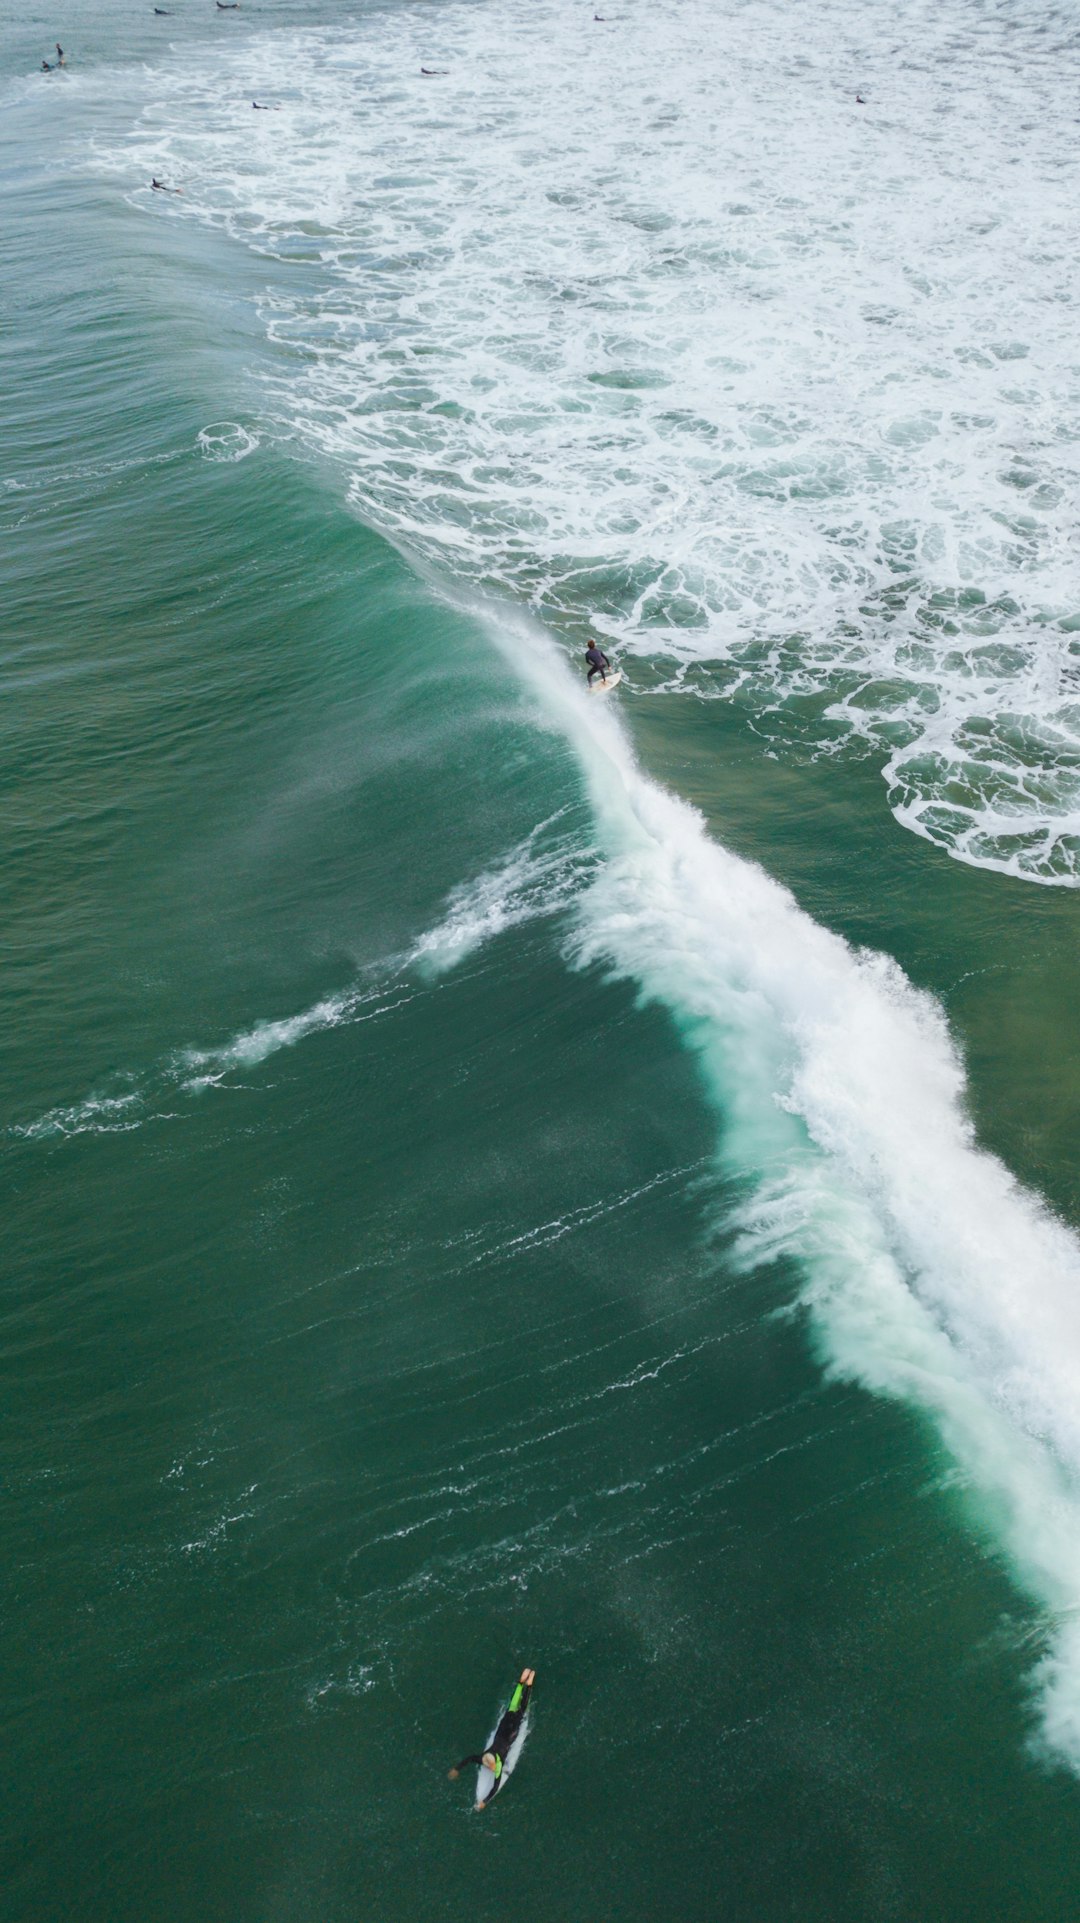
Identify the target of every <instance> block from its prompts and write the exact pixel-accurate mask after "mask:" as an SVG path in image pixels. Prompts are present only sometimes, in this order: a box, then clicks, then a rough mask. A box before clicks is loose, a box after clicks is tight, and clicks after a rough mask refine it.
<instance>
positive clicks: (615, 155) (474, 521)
mask: <svg viewBox="0 0 1080 1923" xmlns="http://www.w3.org/2000/svg"><path fill="white" fill-rule="evenodd" d="M613 31H614V29H613V28H607V27H603V26H601V27H599V28H598V27H597V26H596V25H595V24H594V23H593V22H592V21H591V19H589V17H588V14H587V9H586V10H585V11H584V12H583V14H582V16H581V18H580V20H579V19H577V18H575V19H574V20H572V21H571V20H569V19H568V18H567V16H566V14H565V9H564V8H562V7H561V6H559V5H556V4H555V3H554V0H534V3H533V4H532V5H531V6H530V7H529V8H528V9H525V10H522V9H521V8H513V9H510V8H509V7H507V6H505V5H504V4H503V0H491V4H490V5H488V6H485V7H484V8H482V9H481V8H474V7H472V6H470V5H464V4H460V3H458V0H449V3H448V4H447V5H445V6H443V7H441V8H440V10H439V14H438V18H437V21H435V20H434V19H433V21H432V24H431V28H430V32H431V35H432V36H433V40H434V42H435V43H436V44H433V47H432V49H431V58H432V59H433V60H434V61H435V63H436V64H437V65H439V66H440V67H442V66H445V67H447V68H448V69H449V72H448V73H447V76H446V77H445V79H444V80H442V81H441V82H440V87H439V89H438V90H433V89H431V88H430V86H429V83H427V82H426V81H424V80H423V79H421V78H419V77H418V76H417V75H416V61H415V54H416V22H415V20H414V19H413V18H412V16H411V15H409V14H408V13H407V12H406V13H404V14H400V15H388V16H380V18H379V22H378V27H377V29H375V28H374V26H373V24H372V25H371V26H365V25H364V24H363V23H359V24H358V25H356V26H355V27H354V28H353V30H352V31H351V32H350V33H349V34H347V35H342V34H341V33H338V32H335V33H334V34H333V35H331V34H330V33H329V31H325V30H321V29H310V30H303V31H300V32H287V33H263V34H256V35H254V36H253V37H252V38H251V39H249V40H246V41H245V45H244V47H243V48H242V49H240V48H232V49H223V48H221V47H218V46H216V45H215V46H214V47H213V49H212V51H211V50H209V49H208V51H207V57H206V60H205V62H201V61H200V58H199V56H198V54H192V53H191V52H190V51H189V52H188V53H187V54H186V55H185V57H184V62H183V64H179V65H178V66H177V67H176V69H175V70H173V71H170V72H169V74H168V77H167V84H163V85H162V86H161V87H160V88H155V86H154V84H153V77H152V76H150V78H149V79H148V85H147V93H148V104H147V106H146V109H145V112H144V115H143V118H142V120H141V122H140V123H139V125H138V127H137V128H136V130H135V131H134V132H133V134H132V136H131V138H130V139H129V140H128V141H127V142H125V143H122V144H121V145H119V146H117V147H114V149H113V150H112V151H111V153H108V154H105V153H104V152H103V153H102V154H101V158H102V160H103V161H104V162H105V164H106V165H108V166H111V167H113V168H114V169H115V170H116V172H117V174H118V176H119V177H121V178H122V179H123V180H124V181H125V182H127V183H131V189H130V191H131V197H132V200H133V203H134V204H137V205H139V206H141V207H143V206H145V203H146V202H147V200H148V198H149V199H151V200H152V199H153V198H155V197H153V196H148V195H147V190H146V188H145V182H146V179H147V178H148V177H149V174H150V173H151V172H154V171H156V172H160V171H161V170H162V169H163V168H165V169H169V170H170V172H171V175H173V176H175V177H176V178H182V179H183V182H184V188H185V198H184V199H183V200H176V201H173V202H170V206H169V208H168V209H165V210H163V209H161V208H155V209H154V213H155V217H158V216H160V215H161V214H162V213H163V212H168V213H169V214H170V216H173V215H175V216H176V217H177V218H180V219H190V218H196V219H200V220H203V221H208V222H210V223H212V224H213V225H216V226H218V227H220V228H222V229H224V230H226V231H228V232H229V233H230V234H232V235H233V236H235V237H237V238H238V239H239V240H241V241H242V242H243V244H244V245H246V246H248V247H249V248H251V249H253V250H254V251H256V252H257V253H258V254H259V255H260V257H261V258H262V259H264V260H266V261H267V262H268V263H271V264H273V263H282V264H283V265H284V266H286V267H287V268H289V269H290V270H291V269H292V268H294V267H295V266H297V265H299V266H302V267H304V268H307V267H315V268H316V269H317V270H318V271H317V273H316V274H314V275H313V274H311V273H308V272H304V273H303V275H302V276H297V275H295V274H294V273H293V272H291V271H289V272H281V273H277V274H276V276H275V275H274V274H273V271H271V275H270V284H269V287H268V291H267V294H266V296H265V299H264V301H263V317H264V320H265V324H266V326H267V330H268V333H269V335H270V338H271V340H272V341H273V342H274V344H275V347H276V349H277V351H278V362H277V367H278V369H279V370H280V372H279V371H275V372H273V373H271V374H270V375H269V376H268V389H269V393H270V397H271V398H270V411H271V412H277V411H280V412H281V414H282V415H283V417H284V419H285V420H286V422H287V428H288V432H289V433H290V434H299V435H300V436H302V437H304V438H306V439H307V441H308V442H309V443H310V444H311V445H313V446H314V447H316V448H317V449H318V450H319V451H320V452H321V453H322V454H327V453H329V454H330V455H332V456H333V457H335V458H337V459H344V460H345V461H347V462H348V464H349V466H350V470H351V474H352V494H353V498H354V500H355V502H356V504H357V505H358V507H359V508H360V509H361V511H362V513H363V514H364V516H365V518H366V519H368V520H370V521H371V522H372V523H373V524H374V525H377V526H379V527H381V528H382V529H384V530H385V531H387V532H388V533H389V534H390V535H391V537H392V538H394V539H397V540H399V541H400V542H401V543H403V544H405V545H407V546H408V547H410V548H411V549H412V550H413V551H416V552H422V553H424V554H426V555H428V556H429V557H430V558H432V559H433V560H435V561H436V562H439V561H441V562H442V563H444V564H449V565H450V566H451V567H452V569H453V570H454V571H455V572H456V573H458V574H461V573H466V574H468V575H469V576H470V577H471V578H472V579H473V580H475V581H478V582H483V583H484V584H485V586H492V585H494V586H496V587H497V588H499V589H501V590H503V591H505V592H506V593H507V594H508V595H510V596H511V597H513V598H515V599H517V600H518V601H519V602H521V601H525V602H526V603H528V604H529V605H531V606H532V607H534V608H535V609H536V610H537V611H538V612H539V613H540V614H541V615H542V616H543V618H544V619H545V621H546V622H547V624H548V625H549V626H550V627H552V628H560V627H561V628H562V629H563V630H564V632H568V633H570V634H573V635H575V636H576V635H577V634H579V633H580V631H581V629H582V627H583V626H584V624H585V623H590V624H591V625H593V626H595V627H596V628H598V629H599V631H600V632H601V633H603V634H605V635H607V636H608V637H609V638H610V639H612V640H614V641H616V642H618V643H619V644H620V645H621V646H622V647H623V648H624V650H626V651H627V652H630V653H634V654H637V655H639V656H642V657H647V658H648V659H649V660H650V662H653V661H655V662H657V665H658V669H659V674H658V681H659V683H660V684H661V685H662V684H663V683H664V682H665V681H666V682H667V684H668V685H670V682H671V676H670V672H669V670H670V667H671V664H672V663H675V664H681V665H682V666H683V667H684V668H687V669H690V670H692V672H690V673H689V674H688V675H687V676H686V677H685V678H684V682H683V685H684V686H686V687H688V688H691V689H693V690H694V691H696V692H697V693H699V694H702V695H705V694H711V695H714V696H716V697H722V698H725V699H729V700H735V701H738V702H739V703H741V704H744V705H745V706H747V707H748V708H750V709H752V710H753V711H754V712H758V713H759V712H760V711H761V710H762V709H768V710H769V711H770V713H771V722H770V726H771V727H772V730H773V733H774V737H775V739H776V741H777V743H778V744H783V743H784V742H787V743H788V744H791V743H792V742H794V741H798V742H800V743H801V744H802V745H803V746H804V747H806V748H808V749H809V751H810V752H812V753H815V754H819V755H826V754H829V753H831V752H833V751H834V750H835V749H836V748H837V747H844V746H848V747H851V746H852V745H854V746H855V747H857V748H859V749H860V750H861V751H862V752H864V753H867V754H871V755H873V756H874V757H875V758H877V759H878V761H879V764H880V765H881V766H882V768H883V773H884V777H885V782H886V787H887V795H888V802H889V805H890V807H891V808H892V809H893V811H894V814H895V815H896V818H897V820H898V821H900V822H901V823H902V824H903V825H904V826H905V827H907V828H909V829H911V830H913V831H914V832H916V833H918V834H919V835H921V836H923V837H924V838H926V839H929V840H930V841H932V842H934V843H935V844H936V845H938V846H941V847H943V848H945V849H947V850H948V852H950V853H951V854H952V855H954V856H955V857H957V858H958V859H961V860H963V861H966V862H969V863H972V864H974V865H976V866H981V867H986V868H989V869H992V870H995V871H999V872H1002V873H1005V874H1009V875H1012V876H1015V877H1018V878H1021V879H1026V880H1033V881H1038V882H1041V883H1045V884H1052V885H1069V886H1072V885H1076V884H1077V882H1078V881H1080V640H1078V638H1077V634H1076V633H1075V630H1076V629H1077V628H1078V627H1080V615H1078V613H1077V605H1076V545H1075V530H1074V528H1073V517H1072V512H1071V502H1072V500H1073V499H1074V498H1075V493H1076V482H1077V478H1078V469H1080V456H1078V453H1077V448H1078V446H1080V437H1078V432H1077V425H1076V386H1075V371H1074V370H1075V351H1074V333H1075V327H1074V322H1073V319H1072V316H1073V314H1074V312H1075V307H1076V303H1077V299H1078V298H1080V289H1078V286H1077V280H1076V268H1075V250H1074V248H1073V246H1072V229H1073V224H1074V222H1073V210H1074V208H1075V204H1076V200H1077V195H1078V192H1080V154H1078V151H1077V148H1076V143H1075V141H1074V139H1073V132H1074V115H1075V105H1074V103H1075V99H1076V93H1077V87H1078V84H1080V57H1078V56H1080V46H1078V44H1077V43H1076V42H1075V38H1074V39H1068V38H1066V37H1062V36H1055V35H1054V34H1053V32H1052V31H1050V30H1048V29H1047V27H1046V25H1045V22H1043V21H1042V19H1041V17H1040V16H1038V15H1037V14H1033V13H1032V11H1031V9H1030V8H1028V7H1026V6H1025V5H1024V4H1023V0H1002V4H1001V5H1000V6H997V7H995V8H994V9H992V10H984V11H983V12H981V13H973V12H972V10H971V9H970V8H969V7H966V6H959V5H957V4H954V0H945V4H943V5H942V6H940V7H938V8H937V9H936V10H935V11H934V13H933V14H932V15H930V14H928V13H927V12H926V9H925V7H923V6H922V5H921V4H916V0H899V13H898V12H897V9H895V8H894V9H892V10H890V12H889V14H888V16H887V17H886V16H884V15H883V16H882V17H881V19H880V21H878V20H873V19H871V18H870V17H869V16H868V15H867V13H866V10H865V8H862V7H859V6H857V5H855V4H854V3H853V0H824V4H823V5H822V6H821V7H820V8H818V9H816V10H815V12H814V13H813V15H807V16H806V18H805V19H804V20H803V21H802V25H801V32H800V47H799V50H798V52H797V53H794V52H793V49H792V45H791V34H790V12H789V10H788V9H787V8H785V7H784V6H783V5H781V4H778V3H776V0H764V4H760V5H759V4H754V5H745V4H740V5H736V6H735V7H734V8H732V9H731V10H730V11H729V13H728V14H727V15H726V16H725V27H724V33H723V35H722V36H720V35H717V33H716V31H715V19H714V16H713V10H712V8H711V7H710V6H709V4H708V0H682V4H680V6H679V7H678V8H677V9H676V8H669V7H666V6H658V5H656V4H654V3H653V0H624V4H623V5H622V7H621V8H620V17H619V22H618V59H617V60H612V57H611V54H612V34H613ZM897 40H901V41H904V42H905V43H906V44H907V45H908V46H909V47H914V48H917V49H918V58H917V59H916V58H914V57H912V58H909V59H907V60H905V61H904V62H902V63H900V64H899V65H898V64H897V61H896V59H895V52H896V42H897ZM840 65H846V66H847V68H848V69H849V71H850V73H851V75H852V76H853V77H852V80H851V86H850V90H849V91H846V92H841V91H840V88H839V85H838V82H837V79H836V75H837V72H838V67H839V66H840ZM253 71H256V72H257V73H258V75H259V84H260V86H262V85H265V86H266V88H267V89H268V90H269V89H271V88H272V89H273V90H274V94H275V99H276V100H277V101H278V102H279V103H280V108H281V111H280V112H279V113H276V114H274V115H267V116H265V117H263V116H255V117H254V118H255V119H256V120H258V121H262V120H263V119H264V118H265V123H266V124H265V125H258V126H254V127H253V126H252V125H251V124H250V123H251V121H252V118H253V117H252V115H251V113H250V109H249V111H248V114H247V117H246V119H245V117H244V115H243V112H242V106H243V105H244V104H246V101H247V97H248V95H249V93H250V84H249V82H250V76H251V73H252V72H253ZM328 74H330V75H331V76H332V78H333V83H334V84H333V85H331V86H328V85H327V77H328ZM410 75H411V76H412V79H411V82H410V79H409V76H410ZM343 83H355V84H343ZM856 86H859V87H860V88H861V90H862V92H863V93H864V95H865V96H866V97H867V98H866V104H865V105H863V106H858V105H856V104H855V103H854V100H853V96H854V91H855V87H856ZM538 126H542V127H543V128H544V129H545V142H544V146H543V151H542V154H541V153H539V152H538V150H537V146H536V131H535V130H536V128H537V127H538ZM316 130H317V132H316ZM631 130H632V131H631ZM1003 130H1005V131H1004V132H1003ZM136 180H137V181H138V185H137V186H136V185H134V182H135V181H136ZM158 198H159V197H158ZM145 210H146V211H149V209H148V208H146V209H145ZM523 235H528V237H529V245H528V249H527V251H526V252H525V253H523V246H522V236H523ZM665 664H666V666H665Z"/></svg>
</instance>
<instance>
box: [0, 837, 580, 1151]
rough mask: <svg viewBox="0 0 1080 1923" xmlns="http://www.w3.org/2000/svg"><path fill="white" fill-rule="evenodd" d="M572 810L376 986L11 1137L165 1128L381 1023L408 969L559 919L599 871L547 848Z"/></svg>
mask: <svg viewBox="0 0 1080 1923" xmlns="http://www.w3.org/2000/svg"><path fill="white" fill-rule="evenodd" d="M565 812H566V811H565V809H561V810H559V812H558V813H557V814H555V815H552V816H551V817H550V819H549V820H547V821H542V822H539V823H538V824H537V826H536V827H535V828H533V829H532V830H531V831H530V832H529V834H528V835H526V836H525V838H524V839H523V840H522V841H521V842H519V843H518V844H517V846H516V847H514V848H511V849H510V851H509V853H508V854H506V855H504V857H503V858H502V860H501V861H500V862H498V863H497V864H496V866H495V867H494V868H492V869H489V870H486V871H485V872H484V873H483V874H480V875H478V876H476V877H475V878H474V879H473V880H471V881H468V882H462V883H461V884H460V885H459V886H458V887H457V888H454V889H452V890H451V893H450V895H449V897H448V900H447V903H446V909H445V912H444V914H443V915H442V916H441V917H440V919H439V920H438V921H437V922H434V923H433V924H432V926H431V927H430V928H428V929H426V930H425V931H424V933H423V934H422V935H420V936H419V937H418V938H417V940H416V941H415V942H414V943H413V945H412V947H411V948H410V949H409V950H408V952H407V953H406V954H403V955H399V956H395V957H391V958H389V959H388V960H387V961H385V962H383V963H382V964H381V967H382V968H383V969H384V970H385V971H386V974H385V976H384V979H383V980H382V981H381V982H380V983H379V984H377V985H375V986H371V985H370V984H368V983H360V984H357V985H354V986H353V987H351V988H347V989H343V990H342V991H341V992H340V993H338V994H336V995H324V996H321V997H320V999H319V1000H318V1001H317V1002H313V1003H312V1004H311V1005H310V1007H308V1008H303V1009H301V1010H299V1012H298V1013H297V1014H295V1015H284V1016H279V1017H277V1018H275V1019H273V1020H269V1021H260V1022H255V1023H253V1024H252V1026H251V1027H250V1028H245V1029H241V1030H240V1032H239V1033H238V1034H236V1035H232V1036H230V1038H229V1039H228V1041H225V1042H219V1043H217V1044H216V1045H215V1046H214V1047H212V1048H182V1049H178V1050H176V1051H174V1052H173V1053H172V1054H170V1055H168V1056H166V1058H165V1060H164V1061H163V1062H160V1063H158V1065H157V1066H156V1067H155V1068H153V1069H151V1070H149V1071H147V1072H146V1073H145V1074H144V1075H142V1076H139V1075H138V1074H131V1075H128V1076H127V1077H125V1079H124V1084H123V1086H122V1087H121V1088H119V1089H117V1090H115V1091H107V1090H101V1089H98V1090H96V1091H94V1092H93V1093H92V1094H90V1095H87V1096H84V1097H83V1098H82V1100H80V1101H77V1102H70V1103H63V1104H60V1105H58V1106H57V1107H55V1108H51V1109H49V1110H47V1111H46V1113H45V1114H44V1115H39V1116H37V1117H36V1118H35V1119H34V1120H33V1121H31V1122H17V1123H14V1124H13V1125H12V1126H11V1128H10V1130H9V1133H10V1134H12V1135H15V1136H19V1137H21V1138H22V1139H24V1140H27V1141H44V1140H48V1139H50V1138H51V1137H58V1136H64V1135H86V1134H92V1135H106V1134H116V1133H118V1132H120V1131H123V1130H129V1129H135V1128H140V1127H142V1125H143V1123H144V1122H147V1121H151V1120H163V1119H165V1115H166V1114H171V1113H173V1111H165V1112H164V1113H163V1112H162V1111H161V1110H160V1109H158V1108H156V1107H155V1103H156V1101H158V1100H160V1099H161V1097H162V1096H163V1095H164V1094H166V1093H167V1092H168V1091H170V1090H175V1089H179V1090H180V1091H182V1092H183V1093H185V1094H188V1095H192V1094H197V1093H198V1092H199V1091H200V1090H202V1089H204V1088H216V1087H219V1086H220V1085H222V1084H223V1083H227V1082H228V1079H229V1077H230V1076H231V1075H233V1074H234V1073H235V1072H236V1071H237V1070H244V1069H251V1068H257V1067H258V1066H259V1065H260V1064H261V1063H263V1062H265V1061H268V1060H269V1058H270V1057H271V1056H272V1055H276V1054H278V1053H279V1052H280V1051H281V1050H282V1049H287V1048H295V1047H296V1046H297V1044H298V1043H299V1042H302V1041H306V1040H307V1038H308V1036H310V1035H316V1034H319V1033H320V1032H322V1031H323V1030H325V1029H329V1028H340V1027H342V1026H343V1025H345V1024H353V1023H357V1022H367V1021H375V1020H377V1019H378V1018H379V1017H380V1016H382V1015H388V1014H390V1013H392V1011H393V1010H394V1009H396V1008H401V1007H403V1006H404V1004H405V1003H406V1002H408V1001H411V1000H412V998H413V993H414V990H412V989H410V988H409V987H408V979H409V971H410V970H414V971H415V973H416V974H418V975H420V976H421V977H428V978H430V979H434V978H437V977H438V976H440V975H444V974H446V973H448V972H449V970H450V969H452V968H456V967H457V966H458V965H459V963H461V962H463V961H465V960H467V959H468V957H469V956H470V955H473V954H475V953H476V952H477V951H478V950H479V949H480V948H481V947H483V946H484V945H485V944H486V943H487V942H489V941H492V940H494V938H495V937H496V936H497V935H500V934H502V933H503V932H504V931H505V930H506V929H508V928H516V927H519V926H520V925H521V924H522V923H524V922H527V921H533V920H536V919H538V918H541V917H544V916H548V915H554V914H558V913H559V912H560V911H561V910H562V909H564V908H565V907H566V906H567V904H568V903H569V902H570V901H572V900H573V898H574V896H575V894H577V893H578V892H580V889H581V887H582V884H583V880H584V878H585V877H587V876H588V875H589V874H590V873H591V872H592V870H593V869H594V867H595V856H594V855H593V853H592V852H591V851H590V850H589V849H583V848H582V847H580V846H579V845H578V843H577V841H576V840H575V839H574V837H573V836H571V835H569V834H563V835H559V836H557V837H555V838H554V839H553V840H552V841H551V842H550V843H549V845H547V846H545V845H544V841H543V838H544V836H545V835H546V834H547V831H548V830H549V829H550V828H551V827H552V826H553V825H554V824H555V823H556V822H557V821H559V820H560V819H561V818H562V815H563V814H565Z"/></svg>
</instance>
